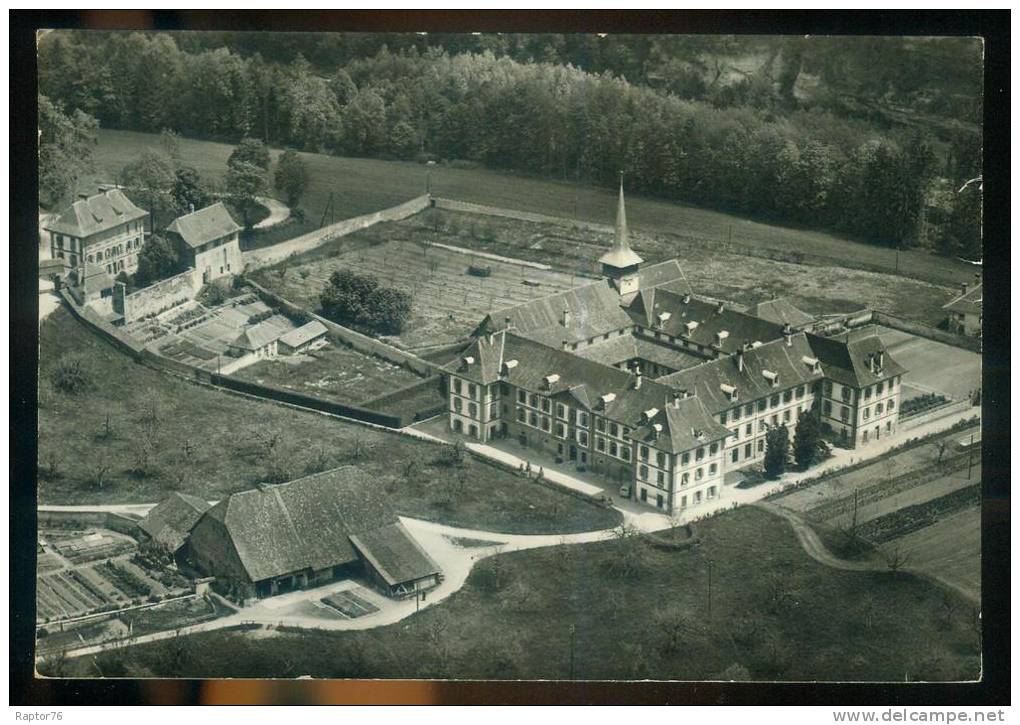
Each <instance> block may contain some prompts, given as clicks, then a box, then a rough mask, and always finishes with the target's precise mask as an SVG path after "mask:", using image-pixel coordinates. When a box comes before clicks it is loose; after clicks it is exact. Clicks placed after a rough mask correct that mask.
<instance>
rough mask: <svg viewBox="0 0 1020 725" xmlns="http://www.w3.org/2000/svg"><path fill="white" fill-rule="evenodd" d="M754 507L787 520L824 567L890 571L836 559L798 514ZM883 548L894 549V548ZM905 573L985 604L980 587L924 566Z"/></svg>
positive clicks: (767, 505)
mask: <svg viewBox="0 0 1020 725" xmlns="http://www.w3.org/2000/svg"><path fill="white" fill-rule="evenodd" d="M752 505H754V506H757V507H758V508H760V509H763V510H765V511H768V512H769V513H771V514H775V515H776V516H780V517H782V518H784V519H786V520H787V521H788V522H789V523H790V526H791V527H792V528H793V532H794V533H795V534H796V535H797V540H798V541H799V542H800V545H801V547H802V548H803V549H804V552H805V553H806V554H807V555H808V556H810V557H811V558H812V559H814V560H815V561H817V562H818V563H819V564H824V565H825V566H828V567H832V568H833V569H842V570H844V571H884V572H888V571H889V567H888V565H887V564H886V563H885V562H881V561H873V560H872V561H868V560H865V561H851V560H849V559H840V558H839V557H837V556H835V555H834V554H833V553H832V552H831V551H829V550H828V548H826V546H825V544H823V543H822V540H821V539H820V538H819V537H818V534H817V533H816V532H815V530H814V529H813V528H812V527H811V526H810V524H808V523H807V522H805V521H804V519H802V518H801V517H800V516H799V515H798V514H797V513H795V512H793V511H790V510H789V509H786V508H783V507H782V506H779V505H777V504H774V503H771V502H768V501H757V502H755V503H754V504H752ZM938 525H939V524H936V525H935V526H938ZM928 528H933V527H928ZM925 530H926V529H922V531H925ZM883 548H884V549H886V550H891V547H883ZM979 568H980V565H979ZM904 570H905V571H909V572H910V573H912V574H915V575H916V576H919V577H922V578H924V579H928V580H930V581H933V582H935V583H936V584H939V585H941V586H943V587H946V588H948V589H952V590H953V591H954V592H956V593H957V594H959V595H960V596H962V597H964V598H965V599H966V600H967V601H969V602H971V603H973V604H980V602H981V593H980V588H978V589H977V590H975V589H974V588H973V587H970V586H966V585H961V584H959V583H958V582H956V581H954V580H951V579H949V578H946V577H944V576H942V575H940V574H939V573H937V571H933V570H932V568H929V567H924V566H906V567H904Z"/></svg>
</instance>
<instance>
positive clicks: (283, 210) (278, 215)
mask: <svg viewBox="0 0 1020 725" xmlns="http://www.w3.org/2000/svg"><path fill="white" fill-rule="evenodd" d="M255 200H256V201H257V202H258V203H259V204H261V205H262V206H264V207H265V208H266V209H268V210H269V216H267V217H266V218H265V219H263V220H262V221H260V222H258V223H257V224H255V227H254V228H255V229H268V228H269V227H275V226H276V225H277V224H279V223H280V222H285V221H287V219H289V218H290V207H289V206H287V205H286V204H284V203H283V202H280V201H277V200H276V199H274V198H272V197H270V196H256V197H255Z"/></svg>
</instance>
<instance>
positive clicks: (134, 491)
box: [39, 307, 618, 533]
mask: <svg viewBox="0 0 1020 725" xmlns="http://www.w3.org/2000/svg"><path fill="white" fill-rule="evenodd" d="M70 352H74V353H77V354H78V355H79V356H80V359H81V361H82V364H83V367H84V369H85V370H86V371H87V372H86V376H87V378H88V379H89V380H90V386H89V388H88V389H87V390H85V391H84V392H81V393H80V394H77V395H71V394H68V393H64V392H61V391H59V390H57V389H56V388H55V386H54V384H53V373H54V370H55V368H56V367H57V365H58V360H59V359H60V357H61V356H62V355H64V354H66V353H70ZM107 418H109V421H110V434H109V435H107V430H106V421H107ZM444 450H445V449H444V448H442V447H438V446H436V445H433V444H429V443H426V442H423V441H417V440H413V439H410V438H407V437H404V436H401V435H398V434H395V433H390V432H386V431H381V430H375V429H371V428H366V427H363V426H359V425H355V424H352V423H347V422H344V421H340V420H337V419H335V418H329V417H326V416H323V415H318V414H315V413H311V412H304V411H298V410H294V409H291V408H287V407H284V406H280V405H275V404H272V403H268V402H264V401H260V400H253V399H250V398H244V397H240V396H235V395H229V394H227V393H223V392H219V391H216V390H212V389H209V388H204V387H200V386H197V385H193V384H191V383H188V382H185V381H183V380H179V379H177V378H174V377H171V376H167V375H164V374H162V373H159V372H156V371H154V370H151V369H149V368H146V367H143V366H141V365H139V364H137V363H135V362H133V361H131V359H130V358H128V357H127V356H126V355H124V354H122V353H121V352H119V351H118V350H116V349H114V348H113V347H112V346H110V345H108V344H107V343H105V342H104V341H102V340H101V339H100V338H98V337H97V336H95V335H93V334H92V333H91V332H90V331H89V330H88V329H87V328H86V327H85V326H84V325H83V324H81V323H79V322H78V321H77V320H75V319H74V318H73V317H72V316H71V314H70V313H69V312H68V311H67V310H66V309H65V308H63V307H61V308H58V309H57V310H56V311H54V312H53V313H52V314H51V315H50V316H49V317H48V318H47V319H46V320H45V321H44V322H43V323H42V325H41V326H40V372H39V469H40V471H39V474H40V475H39V501H40V503H50V504H74V503H133V502H151V501H159V500H161V499H162V498H164V497H165V496H166V495H168V494H169V493H170V492H171V491H174V490H181V491H185V492H189V493H194V494H196V495H199V496H203V497H205V498H206V499H210V500H214V499H218V498H220V497H222V496H224V495H226V494H229V493H231V492H234V491H239V490H243V489H246V488H250V487H251V486H252V485H254V484H255V483H258V482H260V481H273V480H276V481H284V480H289V479H291V478H296V477H298V476H301V475H305V474H308V473H313V472H316V471H321V470H325V469H327V468H332V467H334V466H339V465H344V464H354V465H357V466H359V467H362V468H364V469H366V470H367V471H369V472H370V473H371V474H373V476H374V478H375V480H376V481H377V482H378V485H380V486H384V487H385V489H386V491H387V492H388V493H389V494H390V496H391V500H392V503H393V505H394V507H395V508H397V509H398V511H400V512H401V513H403V514H406V515H409V516H416V517H421V518H429V519H433V520H439V521H444V522H448V523H451V524H455V525H461V526H470V527H475V528H488V529H495V530H503V531H508V532H521V533H538V532H548V533H555V532H571V531H585V530H589V529H599V528H605V527H608V526H613V525H615V524H616V523H617V521H618V514H616V513H615V512H613V511H607V510H605V509H602V508H599V507H596V506H594V505H592V504H588V503H586V502H583V501H580V500H579V499H576V498H574V497H573V496H570V495H568V494H565V493H560V492H558V491H555V490H552V489H549V488H547V487H544V486H541V485H539V484H528V483H526V482H523V481H522V480H521V479H519V478H518V477H517V476H515V475H513V474H511V473H508V472H506V471H504V470H502V469H499V468H496V467H494V466H490V465H488V464H486V463H483V462H481V461H478V460H475V459H473V458H470V457H469V458H468V459H467V460H466V461H465V464H464V468H463V470H462V471H461V469H457V470H451V469H450V468H449V467H447V466H445V465H444V464H443V463H442V461H441V460H440V458H441V455H442V453H443V452H444ZM143 452H144V453H146V454H147V458H148V462H147V465H146V466H144V475H139V474H138V473H137V472H133V471H135V469H137V468H139V465H138V464H139V460H140V458H141V455H142V453H143ZM54 469H55V470H54ZM100 474H101V475H100ZM461 474H462V475H461ZM100 478H101V479H102V485H100V484H99V479H100ZM461 478H463V483H462V482H461V480H460V479H461Z"/></svg>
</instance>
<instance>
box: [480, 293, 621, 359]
mask: <svg viewBox="0 0 1020 725" xmlns="http://www.w3.org/2000/svg"><path fill="white" fill-rule="evenodd" d="M564 311H566V312H567V318H566V324H563V323H564ZM507 318H509V320H510V325H511V326H512V327H513V328H514V329H515V330H516V331H517V332H518V333H519V334H521V335H524V336H526V337H530V338H531V339H533V340H538V341H540V342H543V343H545V344H546V345H552V346H554V347H560V346H561V345H562V344H563V343H565V342H568V343H571V342H579V341H581V340H587V339H589V338H592V337H597V336H599V335H604V334H605V333H607V332H612V331H613V330H619V329H621V328H624V327H630V325H631V321H630V318H629V317H628V316H627V313H626V312H624V311H623V309H622V308H621V307H620V295H619V293H618V292H617V291H616V290H614V289H613V288H612V286H610V284H609V283H608V282H606V281H605V280H599V281H598V282H593V283H591V284H587V285H585V286H583V287H575V288H574V289H571V290H567V291H565V292H560V293H557V294H554V295H550V296H548V297H542V298H540V299H537V300H534V301H532V302H527V303H525V304H523V305H517V306H516V307H507V308H504V309H502V310H498V311H496V312H493V313H491V314H490V315H489V316H488V317H487V318H486V320H485V321H483V323H482V326H483V327H485V328H486V329H490V330H497V329H502V328H503V327H505V326H506V319H507Z"/></svg>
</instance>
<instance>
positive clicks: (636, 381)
mask: <svg viewBox="0 0 1020 725" xmlns="http://www.w3.org/2000/svg"><path fill="white" fill-rule="evenodd" d="M640 389H641V368H638V369H637V370H635V371H634V390H640Z"/></svg>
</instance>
